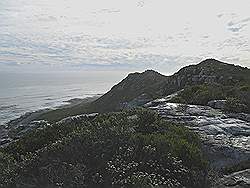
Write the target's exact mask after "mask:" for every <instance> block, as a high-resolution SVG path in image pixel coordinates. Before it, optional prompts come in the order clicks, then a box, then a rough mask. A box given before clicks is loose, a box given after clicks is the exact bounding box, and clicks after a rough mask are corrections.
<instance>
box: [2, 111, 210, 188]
mask: <svg viewBox="0 0 250 188" xmlns="http://www.w3.org/2000/svg"><path fill="white" fill-rule="evenodd" d="M0 167H1V169H4V170H2V171H1V172H0V181H1V182H0V185H1V186H2V187H121V186H124V187H152V186H158V185H161V186H164V187H183V186H186V187H202V185H203V183H204V177H205V173H206V162H205V160H204V158H203V156H202V152H201V144H200V140H199V138H198V136H197V135H195V134H194V133H192V132H190V131H189V130H188V129H186V128H185V127H183V126H179V125H174V124H171V123H169V122H166V121H164V120H162V119H160V118H159V117H158V116H157V115H156V114H155V113H153V112H151V111H145V110H131V111H126V112H120V113H113V114H103V115H99V116H97V117H95V118H94V119H88V118H86V119H84V120H82V121H81V122H78V123H74V122H72V123H65V122H61V123H57V124H54V125H52V126H50V127H46V128H45V129H43V130H34V131H33V132H32V133H30V134H29V135H26V136H25V137H23V138H22V139H20V140H19V141H17V142H16V143H13V144H11V145H9V146H8V147H6V148H4V149H1V153H0Z"/></svg>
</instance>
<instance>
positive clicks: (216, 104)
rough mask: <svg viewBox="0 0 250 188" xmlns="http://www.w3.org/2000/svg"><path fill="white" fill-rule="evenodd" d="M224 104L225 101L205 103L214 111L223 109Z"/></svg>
mask: <svg viewBox="0 0 250 188" xmlns="http://www.w3.org/2000/svg"><path fill="white" fill-rule="evenodd" d="M225 104H226V100H212V101H209V102H208V103H207V105H208V106H210V107H212V108H216V109H223V108H224V107H225Z"/></svg>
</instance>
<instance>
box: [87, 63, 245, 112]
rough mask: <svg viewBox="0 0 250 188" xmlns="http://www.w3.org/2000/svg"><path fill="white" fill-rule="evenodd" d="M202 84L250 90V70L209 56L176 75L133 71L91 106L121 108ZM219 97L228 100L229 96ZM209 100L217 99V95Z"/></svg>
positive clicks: (99, 109)
mask: <svg viewBox="0 0 250 188" xmlns="http://www.w3.org/2000/svg"><path fill="white" fill-rule="evenodd" d="M199 85H208V86H210V87H211V86H212V87H214V86H216V87H226V86H227V87H228V88H225V90H227V89H228V90H229V89H233V88H235V87H241V86H245V87H244V89H246V90H247V91H248V90H249V88H246V87H249V86H250V70H249V69H248V68H244V67H240V66H235V65H232V64H227V63H223V62H220V61H218V60H215V59H207V60H204V61H202V62H201V63H199V64H197V65H190V66H187V67H184V68H182V69H180V70H179V71H178V72H177V73H175V74H174V75H172V76H163V75H161V74H159V73H157V72H155V71H151V70H150V71H145V72H143V73H134V74H129V75H128V76H127V77H126V78H125V79H124V80H122V81H121V82H120V83H118V84H117V85H116V86H114V87H113V88H112V89H111V90H110V91H109V92H108V93H106V94H105V95H103V96H102V97H100V98H99V99H97V100H96V101H94V102H93V103H92V104H91V107H92V108H93V110H96V111H100V112H103V111H104V112H105V111H113V110H119V109H122V108H126V107H131V106H132V107H133V106H136V104H138V105H141V104H142V103H143V102H144V103H146V102H148V101H150V100H152V99H154V98H158V97H163V96H167V95H169V94H172V93H174V92H176V91H179V90H181V89H186V88H189V87H191V86H199ZM235 95H237V94H235ZM232 96H234V95H232ZM214 97H215V98H214V99H217V97H216V96H214ZM219 97H221V99H224V98H226V97H227V96H219ZM240 97H241V96H240ZM209 100H213V97H211V99H209ZM187 102H188V101H187ZM206 102H208V101H206Z"/></svg>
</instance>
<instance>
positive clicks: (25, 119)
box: [1, 94, 102, 129]
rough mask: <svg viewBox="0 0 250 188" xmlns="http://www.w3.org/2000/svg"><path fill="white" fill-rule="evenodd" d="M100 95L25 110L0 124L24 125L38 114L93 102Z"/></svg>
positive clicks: (7, 126) (37, 116)
mask: <svg viewBox="0 0 250 188" xmlns="http://www.w3.org/2000/svg"><path fill="white" fill-rule="evenodd" d="M101 96H102V94H97V95H94V96H91V97H85V98H72V99H69V100H67V101H63V103H66V104H62V105H59V106H57V107H51V108H45V109H38V110H35V111H31V112H26V113H25V114H23V115H21V116H19V117H18V118H15V119H12V120H9V121H8V122H6V123H5V124H3V125H1V126H2V127H5V128H7V129H8V128H11V127H12V126H19V125H25V124H28V123H30V122H32V121H35V120H39V117H40V116H42V115H44V114H46V113H48V112H52V111H55V110H60V109H68V108H72V107H74V106H77V105H80V104H85V103H89V102H93V101H95V100H96V99H98V98H99V97H101ZM41 120H42V119H41Z"/></svg>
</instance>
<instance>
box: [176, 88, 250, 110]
mask: <svg viewBox="0 0 250 188" xmlns="http://www.w3.org/2000/svg"><path fill="white" fill-rule="evenodd" d="M221 99H224V100H226V103H225V107H224V110H225V111H227V112H246V113H250V86H249V85H248V84H244V85H234V86H223V85H220V84H201V85H195V86H188V87H186V88H185V89H184V90H183V91H182V92H180V93H179V94H178V96H176V97H174V98H173V99H172V102H179V103H186V104H200V105H207V104H208V102H209V101H211V100H221Z"/></svg>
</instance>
